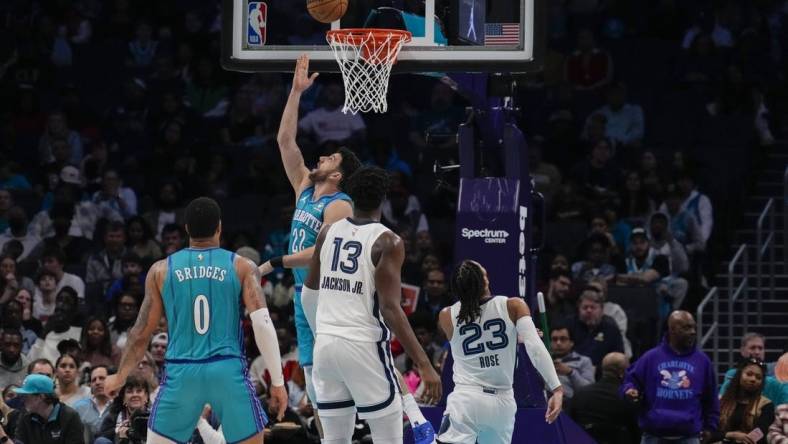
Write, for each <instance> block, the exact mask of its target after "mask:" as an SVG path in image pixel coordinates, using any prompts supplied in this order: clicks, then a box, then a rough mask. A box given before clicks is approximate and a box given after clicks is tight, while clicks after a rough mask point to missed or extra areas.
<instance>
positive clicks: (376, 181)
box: [345, 166, 389, 211]
mask: <svg viewBox="0 0 788 444" xmlns="http://www.w3.org/2000/svg"><path fill="white" fill-rule="evenodd" d="M345 190H346V192H347V194H348V195H350V198H351V199H353V207H354V208H356V209H358V210H362V211H374V210H376V209H378V207H380V205H381V204H382V203H383V199H385V198H386V193H387V192H388V190H389V173H388V172H386V170H384V169H382V168H378V167H373V166H366V167H362V168H359V169H358V170H357V171H356V172H355V173H353V174H352V175H351V176H350V177H349V178H348V179H347V180H346V181H345Z"/></svg>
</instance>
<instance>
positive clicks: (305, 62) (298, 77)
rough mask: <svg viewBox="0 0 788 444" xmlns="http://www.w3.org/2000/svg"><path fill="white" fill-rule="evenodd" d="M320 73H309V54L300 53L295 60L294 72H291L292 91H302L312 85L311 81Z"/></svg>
mask: <svg viewBox="0 0 788 444" xmlns="http://www.w3.org/2000/svg"><path fill="white" fill-rule="evenodd" d="M319 74H320V73H317V72H315V73H312V75H311V76H310V75H309V56H308V55H306V54H301V56H300V57H299V58H298V61H297V62H296V68H295V72H294V73H293V91H294V92H297V93H302V92H304V91H306V90H307V89H309V87H310V86H312V82H314V81H315V78H317V76H318V75H319Z"/></svg>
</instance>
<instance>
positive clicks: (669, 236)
mask: <svg viewBox="0 0 788 444" xmlns="http://www.w3.org/2000/svg"><path fill="white" fill-rule="evenodd" d="M648 231H649V235H650V236H649V237H650V239H651V248H653V249H654V251H656V252H657V255H658V256H665V257H667V258H668V260H669V261H668V262H669V264H670V275H671V276H673V277H677V276H679V275H681V274H684V273H686V272H688V271H689V269H690V264H689V258H687V253H686V252H685V251H684V246H683V245H681V243H680V242H679V241H677V240H676V239H675V238H674V237H673V233H671V232H670V222H669V221H668V216H667V215H666V214H665V213H654V214H653V215H652V216H651V220H650V222H649V229H648Z"/></svg>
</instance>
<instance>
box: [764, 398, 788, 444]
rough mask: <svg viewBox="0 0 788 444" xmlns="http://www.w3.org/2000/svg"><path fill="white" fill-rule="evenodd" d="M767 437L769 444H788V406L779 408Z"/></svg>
mask: <svg viewBox="0 0 788 444" xmlns="http://www.w3.org/2000/svg"><path fill="white" fill-rule="evenodd" d="M767 436H768V440H769V444H788V404H782V405H778V406H777V409H776V410H775V412H774V423H773V424H772V425H771V426H769V433H768V435H767Z"/></svg>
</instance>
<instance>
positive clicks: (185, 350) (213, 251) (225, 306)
mask: <svg viewBox="0 0 788 444" xmlns="http://www.w3.org/2000/svg"><path fill="white" fill-rule="evenodd" d="M234 261H235V253H233V252H231V251H227V250H223V249H221V248H207V249H192V248H186V249H183V250H180V251H178V252H176V253H173V254H172V255H170V256H169V257H168V258H167V276H166V277H165V278H164V285H163V287H162V290H161V299H162V302H163V303H164V312H165V314H166V315H167V323H168V330H169V333H170V335H169V337H170V340H169V343H168V344H167V354H166V355H165V358H166V359H167V360H175V361H202V360H208V359H211V358H216V357H243V356H244V354H243V348H242V347H243V330H242V329H241V317H242V315H243V309H242V303H243V300H242V296H241V282H240V281H239V279H238V274H237V273H236V271H235V264H234Z"/></svg>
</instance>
